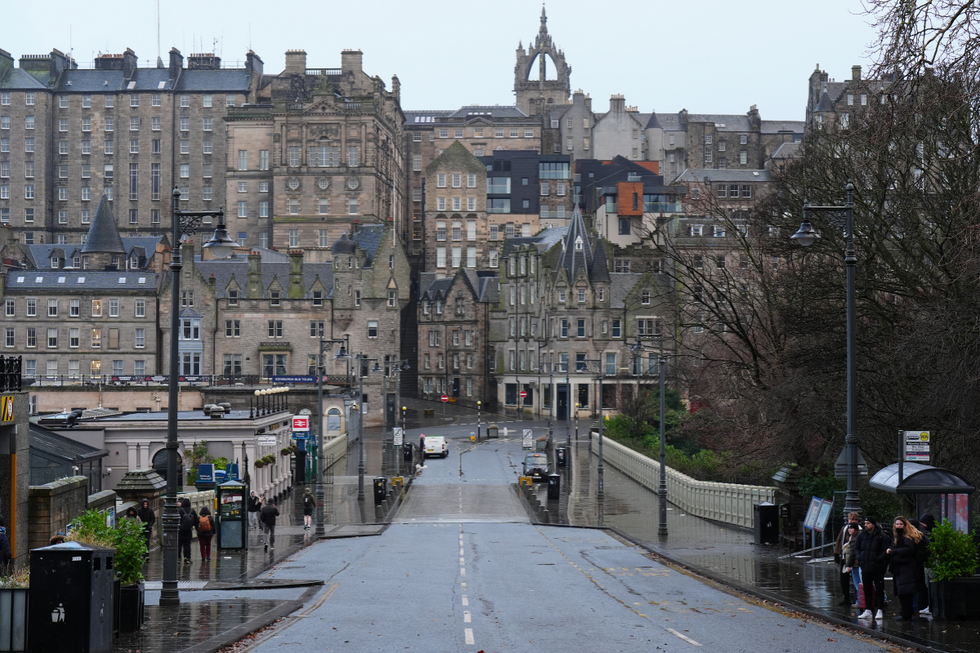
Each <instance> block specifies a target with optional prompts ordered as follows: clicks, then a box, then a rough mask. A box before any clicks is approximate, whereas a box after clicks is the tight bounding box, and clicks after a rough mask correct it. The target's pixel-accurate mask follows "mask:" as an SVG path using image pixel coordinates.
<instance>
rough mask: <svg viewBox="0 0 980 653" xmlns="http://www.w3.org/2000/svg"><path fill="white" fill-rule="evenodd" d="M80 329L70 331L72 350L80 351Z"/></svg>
mask: <svg viewBox="0 0 980 653" xmlns="http://www.w3.org/2000/svg"><path fill="white" fill-rule="evenodd" d="M79 332H80V329H77V328H74V329H68V346H69V347H70V348H72V349H78V344H79V340H80V339H81V338H80V337H79Z"/></svg>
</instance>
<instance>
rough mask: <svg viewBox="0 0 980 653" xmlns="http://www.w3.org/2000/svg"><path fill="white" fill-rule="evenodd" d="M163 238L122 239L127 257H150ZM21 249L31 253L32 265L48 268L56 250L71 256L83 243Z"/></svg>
mask: <svg viewBox="0 0 980 653" xmlns="http://www.w3.org/2000/svg"><path fill="white" fill-rule="evenodd" d="M161 240H163V236H131V237H127V238H123V239H122V244H123V248H124V250H125V252H126V258H129V257H130V256H131V255H132V254H133V253H134V252H135V253H137V255H139V256H145V257H147V258H149V257H150V256H151V255H152V254H153V253H154V252H155V251H156V246H157V243H159V242H160V241H161ZM20 247H21V249H23V250H26V252H27V253H28V255H29V259H30V261H31V264H32V267H33V268H34V269H37V270H47V269H50V267H51V256H52V255H53V254H54V252H55V251H58V250H60V251H61V252H62V254H61V255H60V256H61V257H62V258H71V256H72V255H73V254H74V253H75V252H76V250H77V251H78V253H79V254H80V253H81V248H82V245H81V244H80V243H76V244H61V245H59V244H55V243H50V244H47V243H46V244H43V245H21V246H20Z"/></svg>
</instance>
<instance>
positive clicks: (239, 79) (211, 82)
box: [175, 68, 248, 93]
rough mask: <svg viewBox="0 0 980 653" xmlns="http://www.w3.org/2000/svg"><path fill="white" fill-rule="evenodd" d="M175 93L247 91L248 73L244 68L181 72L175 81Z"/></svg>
mask: <svg viewBox="0 0 980 653" xmlns="http://www.w3.org/2000/svg"><path fill="white" fill-rule="evenodd" d="M175 90H177V91H188V92H192V93H193V92H202V91H218V92H219V93H220V92H222V91H236V92H240V93H245V92H247V91H248V72H246V71H245V69H244V68H240V69H229V68H225V69H223V70H183V71H181V73H180V78H179V79H178V80H177V86H176V89H175Z"/></svg>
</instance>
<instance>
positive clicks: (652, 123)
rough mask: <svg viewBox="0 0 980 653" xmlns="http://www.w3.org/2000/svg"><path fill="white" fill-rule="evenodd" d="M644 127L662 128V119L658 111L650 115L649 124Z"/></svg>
mask: <svg viewBox="0 0 980 653" xmlns="http://www.w3.org/2000/svg"><path fill="white" fill-rule="evenodd" d="M644 129H660V120H658V119H657V114H656V113H651V114H650V117H649V118H648V119H647V125H646V127H644Z"/></svg>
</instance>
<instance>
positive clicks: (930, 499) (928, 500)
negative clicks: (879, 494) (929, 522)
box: [870, 462, 976, 533]
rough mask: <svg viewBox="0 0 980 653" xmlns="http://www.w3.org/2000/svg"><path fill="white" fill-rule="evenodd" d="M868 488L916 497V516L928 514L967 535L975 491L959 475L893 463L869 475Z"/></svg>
mask: <svg viewBox="0 0 980 653" xmlns="http://www.w3.org/2000/svg"><path fill="white" fill-rule="evenodd" d="M870 485H871V487H873V488H876V489H878V490H884V491H885V492H891V493H892V494H912V495H915V511H916V516H917V517H918V516H919V515H923V514H925V513H930V514H932V516H933V517H935V518H936V523H940V522H942V520H944V519H948V520H949V521H950V523H952V524H953V527H954V528H956V530H958V531H961V532H963V533H969V532H970V513H971V512H972V511H971V507H972V502H973V492H974V491H975V490H976V488H975V487H973V486H972V485H970V484H969V483H967V482H966V480H964V479H963V477H962V476H960V475H959V474H956V473H954V472H951V471H949V470H948V469H941V468H939V467H933V466H931V465H923V464H922V463H912V462H906V463H901V464H899V463H893V464H891V465H888V466H887V467H884V468H882V469H881V470H879V471H878V473H877V474H875V475H874V476H872V477H871V481H870Z"/></svg>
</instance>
